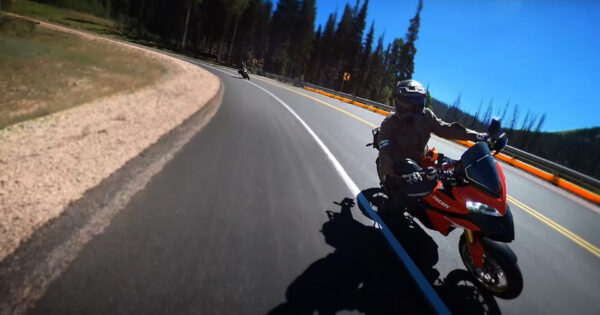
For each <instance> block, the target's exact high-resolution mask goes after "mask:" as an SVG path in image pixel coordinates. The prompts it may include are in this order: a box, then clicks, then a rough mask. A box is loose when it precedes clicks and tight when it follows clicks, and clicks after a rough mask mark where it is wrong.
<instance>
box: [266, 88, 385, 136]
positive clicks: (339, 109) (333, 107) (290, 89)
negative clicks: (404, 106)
mask: <svg viewBox="0 0 600 315" xmlns="http://www.w3.org/2000/svg"><path fill="white" fill-rule="evenodd" d="M257 79H259V80H261V81H263V82H266V83H269V84H272V85H275V86H277V87H280V88H282V89H285V90H288V91H290V92H292V93H296V94H298V95H302V96H304V97H307V98H309V99H311V100H313V101H315V102H319V103H321V104H323V105H325V106H327V107H329V108H331V109H334V110H337V111H338V112H340V113H343V114H346V115H348V116H350V117H352V118H354V119H356V120H358V121H360V122H362V123H364V124H365V125H367V126H369V127H371V128H377V127H379V126H377V125H375V124H373V123H371V122H369V121H367V120H364V119H362V118H360V117H358V116H356V115H354V114H352V113H350V112H348V111H346V110H343V109H341V108H339V107H337V106H335V105H331V104H329V103H327V102H325V101H322V100H320V99H318V98H316V97H312V96H310V95H307V94H304V93H301V92H298V91H296V90H294V89H292V88H289V87H287V86H283V85H281V84H277V83H274V82H270V81H268V80H265V79H263V78H257Z"/></svg>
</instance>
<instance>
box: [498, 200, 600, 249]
mask: <svg viewBox="0 0 600 315" xmlns="http://www.w3.org/2000/svg"><path fill="white" fill-rule="evenodd" d="M507 197H508V198H507V199H508V200H509V201H511V202H512V203H514V204H515V205H517V206H518V207H519V208H521V209H523V211H525V212H527V213H529V214H530V215H531V216H533V217H534V218H536V219H538V220H540V221H542V222H544V223H546V224H547V225H548V226H550V227H551V228H553V229H554V230H556V231H557V232H558V233H560V234H562V235H564V236H565V237H566V238H568V239H570V240H571V241H573V242H575V243H576V244H578V245H579V246H581V247H583V248H585V249H586V250H588V251H589V252H590V253H592V254H594V255H596V256H597V257H598V258H600V249H598V247H596V246H594V245H592V244H591V243H589V242H588V241H586V240H584V239H583V238H581V237H579V236H578V235H576V234H575V233H573V232H571V231H569V230H568V229H566V228H565V227H563V226H561V225H560V224H558V223H556V222H554V221H552V220H551V219H549V218H547V217H546V216H544V215H542V214H541V213H539V212H537V211H535V210H533V209H532V208H531V207H530V206H528V205H526V204H524V203H522V202H520V201H519V200H517V199H515V198H514V197H512V196H508V195H507Z"/></svg>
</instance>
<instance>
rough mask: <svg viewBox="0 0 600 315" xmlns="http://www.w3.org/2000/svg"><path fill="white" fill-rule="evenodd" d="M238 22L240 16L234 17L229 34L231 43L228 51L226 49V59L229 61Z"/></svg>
mask: <svg viewBox="0 0 600 315" xmlns="http://www.w3.org/2000/svg"><path fill="white" fill-rule="evenodd" d="M239 23H240V17H239V16H237V17H236V18H235V25H234V26H233V35H232V36H231V43H230V44H229V51H227V61H229V62H231V52H232V51H233V42H234V41H235V35H236V34H237V29H238V24H239Z"/></svg>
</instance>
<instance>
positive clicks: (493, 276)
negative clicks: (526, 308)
mask: <svg viewBox="0 0 600 315" xmlns="http://www.w3.org/2000/svg"><path fill="white" fill-rule="evenodd" d="M458 250H459V252H460V258H461V259H462V261H463V263H464V264H465V267H467V270H468V271H469V273H471V275H472V276H473V278H475V280H477V284H478V285H479V286H480V287H482V288H483V289H485V290H487V291H489V292H490V293H492V294H493V295H495V296H497V297H499V298H502V299H514V298H516V297H517V296H519V294H521V291H522V290H523V275H522V274H521V269H520V268H519V265H517V263H516V262H514V263H511V262H509V261H510V260H509V259H502V257H501V255H504V253H502V252H501V251H498V250H496V249H494V248H493V247H484V254H483V267H482V268H478V267H476V266H475V265H474V264H473V257H472V256H471V252H470V250H469V245H468V244H467V241H466V239H465V235H464V234H463V235H461V237H460V241H459V242H458Z"/></svg>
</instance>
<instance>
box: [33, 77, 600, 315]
mask: <svg viewBox="0 0 600 315" xmlns="http://www.w3.org/2000/svg"><path fill="white" fill-rule="evenodd" d="M207 69H208V70H209V71H211V72H213V73H215V74H216V75H218V76H219V77H220V78H221V80H222V81H223V84H224V85H225V96H224V99H223V104H222V106H221V108H220V109H219V112H218V113H217V114H216V116H215V117H214V118H213V119H212V121H211V122H210V123H209V124H208V125H207V126H206V127H205V128H204V129H203V130H202V131H200V132H199V133H198V134H197V135H196V136H195V137H194V138H193V139H192V140H191V141H190V142H189V143H188V144H187V145H185V146H184V148H183V149H182V150H181V151H180V152H179V153H178V154H177V155H176V156H175V157H174V158H173V160H171V161H170V162H169V163H168V164H167V165H166V166H165V168H164V169H163V170H162V171H161V172H160V173H159V174H157V175H155V176H154V177H153V178H152V180H151V181H150V183H149V184H148V185H147V186H146V187H145V188H144V189H143V190H142V191H140V192H139V193H138V194H137V195H135V197H134V198H133V199H132V200H131V201H130V202H129V204H128V205H127V207H126V208H125V209H123V210H122V211H121V212H120V213H119V214H118V215H117V216H115V217H114V218H113V221H112V223H111V224H110V226H109V227H108V228H107V229H106V230H105V231H104V233H102V234H101V235H99V236H97V237H96V238H95V239H93V240H92V241H90V242H89V243H88V244H87V245H86V246H85V247H84V248H83V250H82V251H81V252H80V254H79V255H78V257H77V258H76V259H75V260H74V261H73V262H72V263H71V265H70V266H69V267H68V268H67V269H66V270H65V271H64V272H63V273H62V275H61V276H60V277H59V278H58V279H57V280H56V281H55V282H53V283H52V284H51V285H50V287H49V288H48V290H47V292H46V294H45V295H44V296H43V297H42V298H41V299H40V300H39V301H38V303H37V304H36V305H35V308H34V309H33V310H32V311H31V313H34V314H131V313H148V314H157V313H162V314H266V313H269V312H271V313H273V314H294V313H295V312H297V313H300V311H305V312H306V313H308V314H311V313H312V311H314V310H320V311H321V312H322V313H327V312H330V313H332V312H336V311H342V312H341V313H346V312H350V313H368V314H390V313H419V314H420V313H427V312H429V308H428V305H427V303H426V302H425V301H424V299H423V298H422V297H421V295H420V294H419V293H418V289H417V288H416V286H415V285H414V283H413V281H412V280H411V278H410V276H409V275H408V274H407V273H406V272H405V271H404V269H403V268H402V266H401V265H400V264H399V262H398V260H397V259H396V258H395V256H394V254H393V253H392V252H391V251H390V250H389V248H388V247H387V243H386V242H385V241H384V239H383V238H382V237H381V234H380V233H379V232H378V230H377V229H375V228H373V227H372V225H371V222H370V221H369V220H368V219H366V218H365V217H364V216H363V215H362V214H361V213H360V211H359V210H358V207H357V206H353V205H352V204H351V203H350V202H349V200H350V199H353V198H354V197H355V196H353V195H352V193H351V191H350V190H349V189H348V188H347V186H346V184H345V183H344V181H343V180H342V179H341V178H340V176H339V174H338V173H337V172H336V170H335V169H334V167H333V166H332V163H331V161H330V160H329V159H328V158H327V156H326V155H325V154H324V152H323V150H321V148H320V147H319V146H318V145H317V143H316V142H315V140H314V139H313V137H312V136H311V135H310V134H309V133H308V132H307V130H306V129H305V128H304V127H303V126H302V125H301V123H300V122H299V121H298V120H297V119H296V118H295V117H294V116H293V115H292V114H291V113H290V112H289V111H288V110H287V109H286V108H285V107H284V106H282V105H281V104H280V103H279V102H278V101H277V100H276V99H275V98H274V97H273V96H271V95H269V94H267V93H265V92H264V91H262V90H260V89H259V88H257V87H256V86H255V85H253V84H251V83H250V82H247V81H244V80H241V79H240V78H239V76H238V75H237V74H236V73H235V71H233V70H225V71H226V72H228V73H224V72H222V71H217V70H215V69H213V68H207ZM251 82H252V83H254V84H257V85H258V86H260V87H262V88H264V89H265V90H268V91H270V93H272V94H273V95H275V96H276V97H277V98H279V99H280V100H282V101H283V102H285V103H286V104H287V105H288V106H289V107H290V108H292V109H293V110H294V111H295V112H296V113H297V114H298V116H300V117H301V118H302V119H303V120H304V121H305V122H306V123H307V124H308V125H309V126H310V128H311V129H312V130H313V131H314V132H315V134H316V136H318V137H319V138H320V139H321V140H322V142H323V144H324V145H325V146H327V147H328V148H329V150H330V151H331V153H332V154H333V155H334V156H335V157H336V158H337V160H338V161H339V162H340V164H341V165H342V166H343V168H344V169H345V170H346V171H347V172H348V174H349V175H350V177H351V178H352V180H354V182H355V183H356V184H357V185H358V186H359V187H360V188H361V189H364V188H369V187H376V186H377V182H378V180H377V175H376V171H375V168H374V160H375V157H376V152H375V151H374V150H373V149H371V148H367V147H365V144H366V143H368V142H370V140H371V138H372V137H371V132H370V130H371V128H372V127H371V125H379V123H380V122H381V120H382V119H383V117H382V116H380V115H377V114H374V113H371V112H368V111H365V110H363V109H360V108H357V107H354V106H352V105H348V104H345V103H342V102H339V101H336V100H334V99H331V98H327V97H324V96H321V95H318V94H314V93H311V92H308V91H305V90H301V89H298V88H292V87H290V86H283V85H282V84H280V83H275V82H274V81H270V80H266V81H263V80H258V78H257V77H253V79H252V81H251ZM306 95H308V96H310V97H311V98H308V97H306ZM317 100H320V101H321V102H319V101H317ZM322 102H325V103H327V104H329V106H328V105H325V104H323V103H322ZM332 106H334V107H335V108H333V107H332ZM336 108H337V109H336ZM339 109H341V110H343V111H345V113H344V112H341V111H340V110H339ZM348 113H350V114H352V115H354V117H351V116H349V115H348ZM357 118H358V119H357ZM430 145H432V146H435V147H436V148H437V149H438V151H440V152H444V153H446V154H447V155H449V156H451V157H455V158H458V157H459V156H460V154H461V152H462V151H464V148H462V147H460V146H459V145H456V144H453V143H449V142H447V141H444V140H439V139H437V138H433V139H432V141H431V143H430ZM504 170H505V175H506V179H507V189H508V194H509V195H511V196H512V197H513V198H514V199H516V200H518V201H520V202H521V203H524V204H526V205H528V206H529V207H531V208H533V209H535V210H536V211H538V212H540V213H542V214H543V215H544V216H546V217H547V218H549V219H551V220H553V221H555V222H556V223H558V224H560V225H561V226H563V227H564V228H566V229H568V230H570V231H571V232H573V233H574V234H576V235H578V236H580V237H581V238H582V239H584V240H586V241H587V242H589V243H591V244H594V245H595V246H598V245H600V232H598V229H597V228H598V227H599V226H600V216H599V214H598V212H597V211H598V208H597V207H595V206H592V205H589V204H587V203H585V202H582V201H579V200H578V199H577V198H574V197H572V196H570V195H568V194H566V193H563V192H561V191H559V190H557V189H556V188H554V187H552V186H550V185H548V184H546V183H543V182H541V181H539V180H537V179H535V178H533V177H531V176H529V175H526V174H524V173H523V172H521V171H519V170H515V169H513V168H511V167H508V166H505V167H504ZM345 198H349V199H346V200H345ZM344 200H345V201H344ZM334 202H337V203H338V204H334ZM511 206H512V209H513V215H514V220H515V228H516V231H515V232H516V240H515V241H514V242H513V243H512V244H511V248H512V249H513V250H514V251H515V253H516V254H517V256H518V257H519V265H520V267H521V270H522V273H523V276H524V289H523V292H522V294H521V295H520V296H519V297H518V298H516V299H514V300H508V301H505V300H501V299H494V298H492V297H490V296H487V295H486V294H485V293H481V292H477V290H476V289H475V288H474V287H472V286H469V285H468V281H467V282H465V281H464V280H466V279H468V278H467V277H466V276H465V272H464V266H463V265H462V262H461V260H460V257H459V254H458V250H457V247H458V246H457V244H458V237H459V233H457V232H454V233H452V234H451V235H450V236H449V237H443V236H441V235H439V234H438V233H437V232H434V231H425V230H423V229H422V228H421V227H420V226H418V225H417V226H408V225H406V226H404V227H402V226H400V227H398V236H399V239H400V241H401V243H402V244H403V246H405V248H406V249H407V251H408V252H409V254H411V256H412V257H413V258H414V260H415V261H416V262H417V264H418V265H419V267H420V269H421V270H422V272H423V273H424V274H425V275H426V277H428V279H430V280H431V281H432V282H433V281H434V279H436V278H437V277H438V274H439V278H440V279H445V280H446V281H445V286H442V285H441V284H440V283H441V282H440V281H436V282H435V284H434V287H435V288H436V291H438V293H439V294H440V296H441V297H442V299H443V300H444V301H445V302H446V303H447V304H448V306H449V307H450V309H451V310H453V311H454V313H455V314H464V313H486V312H487V313H491V314H494V313H503V314H596V313H597V310H598V309H599V307H600V295H599V294H598V292H600V257H598V256H596V255H594V254H592V253H591V252H590V251H588V250H586V249H585V248H583V247H582V246H580V245H578V244H577V243H575V242H574V241H572V240H571V239H569V238H567V237H565V236H564V235H563V234H560V233H559V232H557V230H555V229H553V228H551V227H550V226H549V225H548V224H546V223H544V222H542V221H540V220H539V219H536V218H535V217H533V216H532V215H530V214H529V213H528V212H526V211H524V209H522V208H520V207H518V206H516V205H515V204H511ZM327 210H330V211H331V212H330V213H329V214H328V213H327V212H326V211H327ZM475 293H478V294H479V298H480V300H475V299H474V298H473V294H475Z"/></svg>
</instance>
